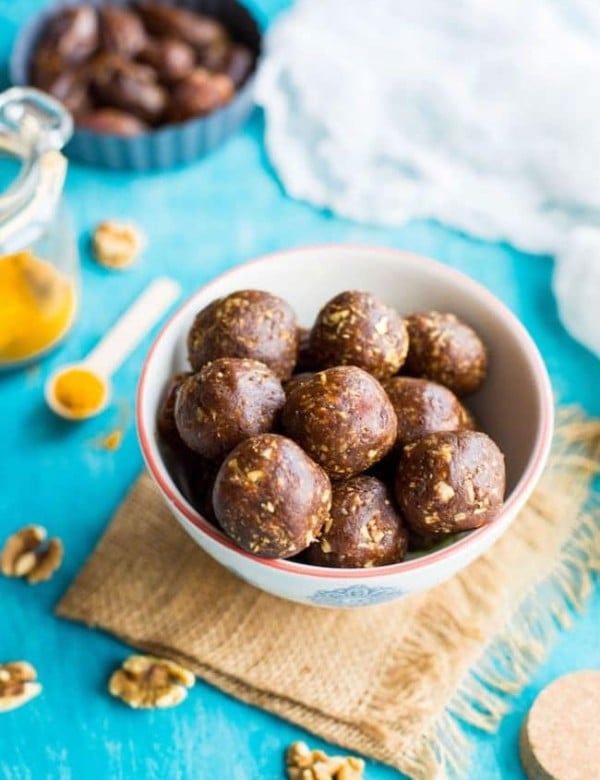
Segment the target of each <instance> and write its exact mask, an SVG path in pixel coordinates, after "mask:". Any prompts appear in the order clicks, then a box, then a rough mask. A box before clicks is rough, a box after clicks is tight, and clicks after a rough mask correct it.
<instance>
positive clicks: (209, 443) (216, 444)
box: [175, 358, 285, 460]
mask: <svg viewBox="0 0 600 780" xmlns="http://www.w3.org/2000/svg"><path fill="white" fill-rule="evenodd" d="M284 402H285V393H284V392H283V388H282V386H281V382H280V381H279V379H278V378H277V377H276V376H275V374H274V373H273V372H272V371H271V369H270V368H267V366H265V365H264V363H260V362H259V361H258V360H245V359H243V358H219V359H218V360H213V361H212V362H211V363H207V364H206V365H205V366H203V367H202V368H201V369H200V371H198V373H196V374H193V375H192V376H191V377H189V378H188V379H186V380H185V381H184V382H183V384H182V385H181V388H180V390H179V392H178V394H177V400H176V402H175V423H176V425H177V430H178V431H179V435H180V436H181V438H182V440H183V441H184V443H185V444H187V446H188V447H189V448H190V449H192V450H194V452H198V453H199V454H200V455H203V456H204V457H205V458H210V459H212V460H219V459H220V458H222V457H224V456H225V455H226V454H227V453H228V452H229V451H230V450H232V449H233V448H234V447H235V446H236V445H237V444H239V443H240V442H241V441H243V440H244V439H247V438H248V437H249V436H254V435H255V434H257V433H265V432H266V431H269V430H270V429H271V428H272V427H273V424H274V422H275V419H276V417H277V415H278V414H279V412H280V410H281V409H282V407H283V404H284Z"/></svg>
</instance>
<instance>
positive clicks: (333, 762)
mask: <svg viewBox="0 0 600 780" xmlns="http://www.w3.org/2000/svg"><path fill="white" fill-rule="evenodd" d="M286 767H287V774H288V778H289V780H363V777H364V775H363V773H364V769H365V762H364V761H363V760H362V758H357V757H356V756H328V755H327V754H326V753H324V752H323V751H322V750H311V749H310V748H309V747H308V745H306V743H304V742H294V743H293V744H291V745H290V746H289V748H288V749H287V753H286Z"/></svg>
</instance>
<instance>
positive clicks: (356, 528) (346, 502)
mask: <svg viewBox="0 0 600 780" xmlns="http://www.w3.org/2000/svg"><path fill="white" fill-rule="evenodd" d="M407 545H408V532H407V530H406V528H405V526H404V523H403V521H402V518H401V517H400V515H399V513H398V512H397V511H396V509H395V508H394V506H393V504H392V501H391V497H390V495H389V493H388V490H387V488H386V486H385V485H384V484H383V482H380V480H378V479H376V478H375V477H368V476H365V475H360V476H358V477H352V478H351V479H348V480H345V481H344V482H337V483H334V484H333V487H332V502H331V510H330V518H329V520H328V521H327V522H326V523H325V527H324V529H323V531H322V533H321V535H320V536H319V538H318V539H317V541H315V542H313V543H312V544H311V546H310V547H309V548H308V550H307V551H306V553H305V559H306V560H307V562H308V563H312V564H314V565H316V566H332V567H337V568H350V569H357V568H368V567H371V566H384V565H386V564H390V563H398V562H399V561H401V560H402V559H403V558H404V556H405V555H406V549H407Z"/></svg>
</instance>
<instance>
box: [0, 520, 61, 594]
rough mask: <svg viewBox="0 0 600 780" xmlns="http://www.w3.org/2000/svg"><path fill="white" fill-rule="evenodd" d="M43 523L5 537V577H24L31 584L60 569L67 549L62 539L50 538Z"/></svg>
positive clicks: (0, 563) (1, 562) (0, 566)
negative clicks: (47, 539) (48, 538)
mask: <svg viewBox="0 0 600 780" xmlns="http://www.w3.org/2000/svg"><path fill="white" fill-rule="evenodd" d="M47 536H48V534H47V532H46V529H45V528H43V527H42V526H41V525H28V526H25V527H24V528H21V530H20V531H17V532H16V533H15V534H13V535H12V536H9V538H8V539H7V540H6V543H5V545H4V549H3V550H2V552H1V553H0V571H2V574H4V576H5V577H21V578H23V579H27V582H28V583H29V584H30V585H36V584H37V583H38V582H45V581H46V580H49V579H50V577H52V575H53V574H54V572H55V571H57V569H59V567H60V565H61V563H62V560H63V556H64V549H63V545H62V542H61V541H60V539H50V540H49V541H48V542H47V543H46V538H47Z"/></svg>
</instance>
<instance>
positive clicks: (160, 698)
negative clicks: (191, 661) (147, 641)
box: [108, 655, 196, 709]
mask: <svg viewBox="0 0 600 780" xmlns="http://www.w3.org/2000/svg"><path fill="white" fill-rule="evenodd" d="M195 682H196V678H195V676H194V675H193V674H192V672H190V671H189V670H188V669H185V668H184V667H183V666H180V665H179V664H176V663H175V662H174V661H169V660H167V659H165V658H156V657H155V656H152V655H130V656H129V658H127V659H126V660H125V661H124V663H123V665H122V666H121V668H120V669H117V670H116V671H115V672H113V674H112V676H111V678H110V680H109V682H108V690H109V693H111V694H112V695H113V696H116V697H117V698H119V699H121V700H122V701H124V702H125V703H126V704H128V705H129V706H130V707H133V708H134V709H164V708H166V707H175V706H177V705H178V704H181V702H182V701H183V700H184V699H185V698H187V688H191V687H192V686H193V685H194V683H195Z"/></svg>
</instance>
